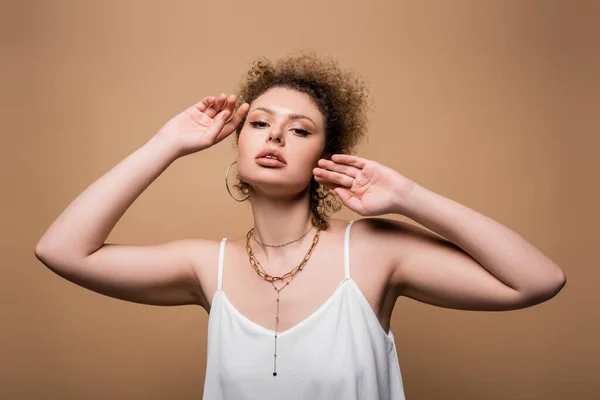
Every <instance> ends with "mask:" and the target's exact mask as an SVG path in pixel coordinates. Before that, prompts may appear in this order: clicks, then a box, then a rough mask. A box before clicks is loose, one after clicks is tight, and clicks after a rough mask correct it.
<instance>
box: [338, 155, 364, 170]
mask: <svg viewBox="0 0 600 400" xmlns="http://www.w3.org/2000/svg"><path fill="white" fill-rule="evenodd" d="M331 159H332V160H333V161H334V162H336V163H341V164H347V165H351V166H353V167H355V168H358V169H363V168H364V167H365V165H366V164H367V160H365V159H364V158H360V157H356V156H351V155H348V154H334V155H333V156H331Z"/></svg>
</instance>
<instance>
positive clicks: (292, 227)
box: [250, 191, 312, 247]
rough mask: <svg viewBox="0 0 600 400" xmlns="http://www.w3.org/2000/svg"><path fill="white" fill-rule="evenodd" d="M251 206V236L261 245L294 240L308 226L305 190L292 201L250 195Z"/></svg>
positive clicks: (308, 216) (308, 213)
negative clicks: (252, 230) (252, 229)
mask: <svg viewBox="0 0 600 400" xmlns="http://www.w3.org/2000/svg"><path fill="white" fill-rule="evenodd" d="M250 203H251V205H252V214H253V216H254V236H255V237H256V238H258V240H260V241H261V242H262V243H264V244H269V245H278V244H283V243H287V242H290V241H292V240H296V239H298V238H299V237H300V236H302V234H304V233H305V232H306V231H307V230H308V229H309V228H310V227H311V219H312V213H311V211H310V207H309V203H310V198H309V193H308V191H305V192H303V193H302V194H300V195H298V196H296V197H293V198H289V197H287V198H282V197H273V196H267V195H265V194H263V193H260V192H252V195H251V196H250ZM300 242H303V240H301V241H300ZM255 243H256V242H254V244H255ZM261 247H262V246H261Z"/></svg>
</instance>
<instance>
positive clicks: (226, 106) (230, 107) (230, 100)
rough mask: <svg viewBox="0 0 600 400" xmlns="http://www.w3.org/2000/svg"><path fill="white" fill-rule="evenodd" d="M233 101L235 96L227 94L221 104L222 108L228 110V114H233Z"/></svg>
mask: <svg viewBox="0 0 600 400" xmlns="http://www.w3.org/2000/svg"><path fill="white" fill-rule="evenodd" d="M235 101H236V98H235V95H234V94H231V95H229V96H227V97H226V99H225V104H224V105H223V110H228V111H229V112H230V113H231V114H230V115H233V110H234V109H235ZM223 110H221V111H223Z"/></svg>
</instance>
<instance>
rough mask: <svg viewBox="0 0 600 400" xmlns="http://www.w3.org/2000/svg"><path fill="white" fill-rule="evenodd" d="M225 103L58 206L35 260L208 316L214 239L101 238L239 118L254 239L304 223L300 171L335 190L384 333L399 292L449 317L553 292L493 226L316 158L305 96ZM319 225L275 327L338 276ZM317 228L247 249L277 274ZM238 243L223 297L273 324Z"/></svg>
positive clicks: (525, 254)
mask: <svg viewBox="0 0 600 400" xmlns="http://www.w3.org/2000/svg"><path fill="white" fill-rule="evenodd" d="M234 105H235V97H234V96H225V95H224V94H222V95H221V96H217V97H206V98H205V99H203V100H202V101H200V102H199V103H197V104H195V105H193V106H191V107H189V108H188V109H186V110H184V111H182V112H181V113H180V114H178V115H176V116H175V117H173V118H172V119H171V120H170V121H169V122H167V124H165V126H164V127H162V128H161V129H160V130H159V131H158V132H157V134H156V135H154V136H153V137H152V138H151V139H150V140H149V141H148V142H147V143H145V144H144V145H143V146H142V147H140V148H139V149H138V150H136V151H135V152H133V153H132V154H130V155H129V156H128V157H126V158H125V159H124V160H122V161H121V162H120V163H119V164H117V165H116V166H115V167H114V168H113V169H111V170H110V171H108V172H107V173H106V174H105V175H103V176H102V177H100V178H99V179H98V180H97V181H95V182H94V183H92V184H91V185H90V186H89V187H88V188H87V189H86V190H85V191H84V192H82V193H81V194H80V195H79V196H78V197H77V198H76V199H74V200H73V202H72V203H71V204H69V206H68V207H67V208H66V209H65V210H64V211H63V212H62V214H61V215H60V216H59V217H58V218H57V219H56V220H55V221H54V222H53V223H52V225H51V226H50V227H49V228H48V230H47V231H46V232H45V233H44V235H43V236H42V237H41V239H40V241H39V242H38V244H37V245H36V248H35V254H36V256H37V257H38V259H39V260H40V261H42V262H43V263H44V264H45V265H46V266H47V267H48V268H50V269H51V270H52V271H54V272H55V273H57V274H58V275H59V276H62V277H63V278H65V279H68V280H70V281H71V282H74V283H76V284H77V285H80V286H82V287H85V288H87V289H89V290H93V291H96V292H98V293H102V294H105V295H107V296H112V297H115V298H120V299H123V300H126V301H132V302H138V303H144V304H155V305H183V304H196V305H200V306H202V307H203V308H204V309H206V310H207V311H210V305H211V299H212V297H213V295H214V293H215V291H216V286H217V259H218V247H219V242H218V241H213V240H205V239H182V240H176V241H172V242H167V243H162V244H157V245H153V246H129V245H120V244H109V243H106V238H107V237H108V235H109V234H110V231H111V230H112V229H113V228H114V226H115V225H116V223H117V222H118V220H119V219H120V218H121V216H122V215H123V214H124V213H125V211H126V210H127V208H128V207H129V206H130V205H131V204H132V203H133V202H134V201H135V199H136V198H137V197H138V196H139V195H140V194H141V193H142V192H143V191H144V190H145V189H146V188H147V187H148V185H150V183H152V181H154V180H155V179H156V178H157V177H158V176H159V175H160V174H161V173H162V172H163V171H164V170H165V169H166V168H168V166H169V165H171V163H173V162H174V161H176V160H177V159H179V158H181V157H183V156H186V155H189V154H194V153H198V152H201V151H204V150H205V149H207V148H209V147H211V146H213V145H215V144H217V143H219V142H220V141H221V140H223V139H224V138H225V137H227V136H228V135H230V134H231V133H232V132H233V131H234V130H235V128H236V127H237V126H238V125H239V124H240V122H241V121H242V119H243V117H244V116H245V115H246V114H247V118H246V121H245V124H244V126H243V127H242V131H241V134H240V140H239V146H238V168H239V173H240V175H241V176H242V178H243V179H244V180H245V181H246V182H249V183H250V184H251V187H252V190H251V195H250V203H251V205H252V214H253V218H254V227H255V229H256V236H257V237H258V238H259V240H260V241H261V242H263V243H269V244H278V243H284V242H288V241H291V240H294V239H296V238H298V237H300V236H301V234H302V233H304V232H305V231H306V229H307V228H308V227H309V226H310V217H311V214H310V212H309V208H308V204H309V198H308V193H307V191H306V190H305V188H306V186H307V185H308V183H309V181H310V179H311V177H312V176H314V177H315V179H316V180H317V181H318V182H320V183H322V184H324V185H326V186H328V187H329V188H331V189H333V190H334V191H335V192H336V194H338V196H339V197H340V199H341V201H342V202H343V203H344V205H345V206H346V207H348V208H350V209H352V210H354V211H356V212H357V213H359V214H360V215H362V216H364V218H362V219H361V220H360V221H358V222H356V223H355V224H354V226H353V227H352V233H351V251H350V259H351V275H352V278H353V279H354V280H355V281H356V283H357V284H358V286H359V287H360V289H361V291H362V293H363V294H364V296H365V298H366V300H367V301H368V302H369V304H370V305H371V307H372V309H373V311H374V314H375V316H376V317H377V318H378V320H379V322H380V324H381V326H382V329H383V330H384V331H387V330H388V329H389V322H390V318H391V314H392V311H393V307H394V304H395V302H396V299H397V298H398V297H399V296H406V297H410V298H413V299H415V300H417V301H421V302H424V303H427V304H432V305H435V306H438V307H446V308H454V309H465V310H490V311H492V310H514V309H519V308H524V307H529V306H532V305H535V304H538V303H541V302H543V301H547V300H549V299H550V298H552V297H553V296H555V295H556V294H557V293H558V292H559V291H560V290H561V289H562V287H563V286H564V284H565V282H566V279H565V275H564V273H563V271H562V270H561V269H560V268H559V267H558V266H557V265H556V264H555V263H553V262H552V261H551V260H550V259H549V258H548V257H546V256H545V255H544V254H543V253H541V252H540V251H539V250H538V249H537V248H535V247H534V246H533V245H532V244H531V243H529V242H528V241H527V240H525V239H524V238H522V237H521V236H519V235H518V234H517V233H515V232H514V231H512V230H510V229H509V228H508V227H506V226H504V225H502V224H500V223H498V222H497V221H494V220H492V219H491V218H489V217H487V216H485V215H482V214H480V213H478V212H476V211H475V210H472V209H470V208H468V207H466V206H464V205H462V204H459V203H457V202H455V201H453V200H451V199H448V198H446V197H443V196H441V195H439V194H437V193H434V192H432V191H430V190H428V189H426V188H424V187H422V186H420V185H418V184H417V183H416V182H413V181H411V180H410V179H408V178H406V177H404V176H402V175H401V174H400V173H398V172H397V171H394V170H392V169H391V168H388V167H386V166H384V165H382V164H379V163H377V162H375V161H372V160H367V159H364V158H360V157H354V156H345V155H333V156H332V157H331V160H328V159H326V158H323V156H324V154H323V150H324V145H323V144H324V140H325V131H324V126H325V121H324V119H323V116H322V114H321V113H320V112H319V110H318V108H317V107H316V105H315V104H314V103H313V102H312V101H311V99H310V97H309V96H307V95H306V94H304V93H300V92H297V91H294V90H290V89H285V88H273V89H271V90H269V91H268V92H266V93H264V94H263V95H262V96H260V97H259V98H258V99H257V100H256V101H254V102H253V104H252V105H251V106H250V105H248V104H244V105H242V106H241V107H240V108H239V109H237V110H235V109H234ZM260 108H264V109H268V110H269V111H264V110H260ZM292 115H295V116H296V118H292V117H291V116H292ZM298 115H303V116H305V117H307V118H298ZM304 131H308V132H309V134H305V132H304ZM266 148H274V149H278V150H279V151H280V152H281V153H282V154H283V155H284V157H285V159H286V165H285V166H284V167H282V168H278V169H272V168H265V167H263V166H260V165H258V164H257V162H256V160H255V158H256V155H257V154H258V153H259V152H260V151H262V150H264V149H266ZM383 214H399V215H404V216H407V217H409V218H411V219H413V220H414V221H416V222H417V223H419V224H420V225H422V226H424V227H425V228H427V229H428V230H426V229H422V228H419V227H416V226H414V225H410V224H407V223H403V222H399V221H395V220H391V219H385V218H378V216H380V215H383ZM82 220H85V221H86V223H85V224H82V223H81V221H82ZM330 224H331V227H330V228H329V229H328V230H326V231H323V232H322V233H321V237H320V240H319V243H318V244H317V246H316V247H315V251H314V252H313V254H312V257H311V258H310V261H309V262H308V263H307V266H306V268H305V269H304V270H303V271H302V272H301V273H300V274H299V275H297V277H296V278H295V279H294V280H293V282H292V283H291V284H290V285H289V286H288V287H287V288H286V289H284V290H283V291H282V292H281V298H282V300H281V301H282V303H281V307H282V308H281V315H280V322H279V331H280V332H282V331H285V330H287V329H289V328H291V327H293V326H295V325H296V324H297V323H298V322H300V321H302V320H303V319H305V318H307V317H309V316H310V315H311V314H312V313H313V312H314V311H315V310H316V309H318V308H319V307H320V306H321V305H322V304H323V303H324V302H325V301H326V300H327V299H328V298H329V297H330V296H331V294H332V293H333V292H334V290H335V288H336V287H337V286H338V285H339V283H340V282H341V281H342V279H343V276H344V275H343V274H344V268H343V240H344V229H345V228H346V226H347V221H341V220H337V219H332V220H330ZM314 232H315V231H314V230H313V231H311V232H310V233H309V234H308V235H306V236H305V237H304V238H303V239H302V240H299V241H297V242H294V243H293V244H290V245H288V246H285V247H281V248H271V247H263V246H260V245H259V244H257V243H256V242H252V246H253V250H254V252H255V254H256V257H257V258H258V260H259V261H260V263H261V265H262V266H263V267H264V268H265V270H266V271H267V272H268V273H270V274H272V275H282V274H283V273H285V272H287V271H289V270H290V269H292V268H293V267H294V266H295V265H297V264H298V262H299V261H300V260H301V259H302V258H303V257H304V255H305V253H306V251H307V249H308V247H309V244H310V242H311V240H312V237H313V234H314ZM432 232H435V233H437V234H435V233H432ZM244 246H245V238H244V237H242V238H240V239H237V240H230V241H229V242H228V244H227V247H226V252H225V263H224V276H223V285H224V286H223V289H224V291H225V293H226V294H227V296H228V298H229V300H230V301H231V303H232V304H233V305H234V306H235V307H236V308H237V309H238V310H239V311H240V312H241V313H242V314H243V315H244V316H245V317H246V318H248V319H249V320H251V321H254V322H255V323H257V324H259V325H261V326H264V327H266V328H268V329H274V326H275V321H274V316H275V292H274V290H273V288H272V287H271V285H270V284H269V283H267V282H265V281H263V280H262V279H260V278H259V277H258V276H257V275H256V273H255V272H254V270H253V269H252V268H250V266H249V262H248V257H247V254H246V252H245V248H244Z"/></svg>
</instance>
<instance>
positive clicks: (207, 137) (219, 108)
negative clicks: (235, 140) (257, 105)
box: [156, 94, 250, 156]
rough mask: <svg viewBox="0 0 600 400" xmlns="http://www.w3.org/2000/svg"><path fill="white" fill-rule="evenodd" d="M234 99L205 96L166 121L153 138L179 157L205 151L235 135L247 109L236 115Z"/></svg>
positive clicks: (243, 107)
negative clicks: (160, 141) (162, 140)
mask: <svg viewBox="0 0 600 400" xmlns="http://www.w3.org/2000/svg"><path fill="white" fill-rule="evenodd" d="M235 103H236V98H235V95H230V96H226V95H225V94H221V95H220V96H218V97H214V96H208V97H205V98H204V99H202V101H200V102H199V103H197V104H194V105H193V106H191V107H189V108H187V109H186V110H184V111H182V112H181V113H179V114H177V115H176V116H174V117H173V118H171V119H170V120H169V122H167V123H166V124H165V125H164V126H163V127H162V128H161V129H160V130H159V131H158V133H157V134H156V137H158V138H160V139H164V140H167V141H168V142H169V143H172V144H173V145H174V146H175V147H176V152H177V155H178V156H185V155H188V154H192V153H195V152H198V151H200V150H204V149H206V148H208V147H210V146H212V145H214V144H217V143H219V142H220V141H221V140H223V139H225V138H226V137H227V136H229V135H230V134H231V133H232V132H234V131H235V129H236V128H237V126H238V125H239V124H240V122H241V121H242V119H243V118H244V116H245V115H246V113H247V112H248V109H249V108H250V106H249V105H248V104H247V103H244V104H242V105H241V106H240V107H239V108H238V109H237V110H236V111H235V112H234V109H235Z"/></svg>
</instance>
